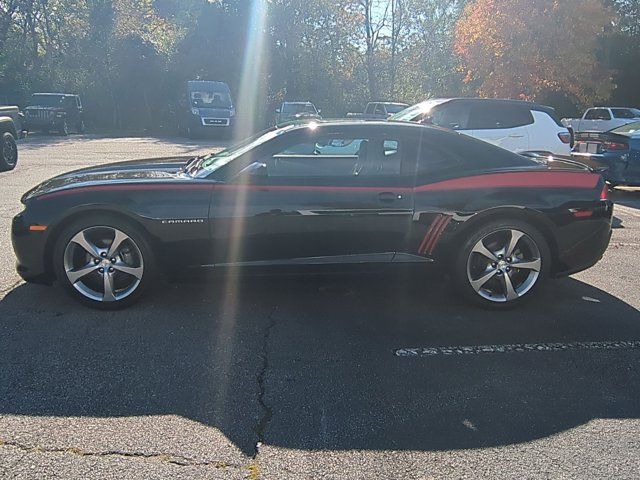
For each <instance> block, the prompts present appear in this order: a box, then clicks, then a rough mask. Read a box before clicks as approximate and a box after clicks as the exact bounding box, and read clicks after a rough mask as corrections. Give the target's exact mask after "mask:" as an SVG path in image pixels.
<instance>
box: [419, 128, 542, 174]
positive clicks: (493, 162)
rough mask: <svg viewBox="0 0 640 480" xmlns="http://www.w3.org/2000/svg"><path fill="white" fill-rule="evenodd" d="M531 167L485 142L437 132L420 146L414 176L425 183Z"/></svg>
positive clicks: (512, 154)
mask: <svg viewBox="0 0 640 480" xmlns="http://www.w3.org/2000/svg"><path fill="white" fill-rule="evenodd" d="M434 133H435V132H434ZM532 165H537V163H536V162H535V161H533V160H531V159H528V158H525V157H523V156H521V155H517V154H515V153H512V152H509V151H507V150H504V149H502V148H499V147H496V146H495V145H491V144H489V143H487V142H483V141H481V140H477V139H475V138H471V137H468V136H466V135H461V134H455V133H451V134H447V132H437V134H435V135H433V136H431V135H430V136H429V137H425V138H424V140H423V142H422V146H421V149H420V152H419V155H418V165H417V176H418V178H419V180H420V181H422V182H429V181H433V180H437V179H440V178H448V177H455V176H463V175H470V174H473V173H478V172H481V171H485V170H494V169H500V168H509V167H523V166H532Z"/></svg>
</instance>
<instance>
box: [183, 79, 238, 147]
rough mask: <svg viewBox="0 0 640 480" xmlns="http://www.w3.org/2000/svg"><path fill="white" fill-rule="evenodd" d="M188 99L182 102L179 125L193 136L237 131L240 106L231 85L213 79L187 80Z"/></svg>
mask: <svg viewBox="0 0 640 480" xmlns="http://www.w3.org/2000/svg"><path fill="white" fill-rule="evenodd" d="M186 97H187V98H186V99H185V100H183V101H182V102H181V112H180V113H179V118H178V123H179V129H180V130H181V131H182V133H183V134H185V135H186V136H188V137H189V138H193V137H196V136H198V135H202V134H206V133H225V134H230V133H231V132H232V131H233V126H234V124H235V120H236V119H235V117H236V107H235V105H234V103H233V98H232V96H231V90H230V89H229V85H227V84H226V83H224V82H218V81H211V80H190V81H188V82H187V95H186Z"/></svg>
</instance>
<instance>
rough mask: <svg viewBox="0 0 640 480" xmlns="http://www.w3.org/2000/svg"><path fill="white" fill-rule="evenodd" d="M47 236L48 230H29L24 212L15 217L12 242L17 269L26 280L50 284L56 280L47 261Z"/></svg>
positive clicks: (12, 224) (12, 225)
mask: <svg viewBox="0 0 640 480" xmlns="http://www.w3.org/2000/svg"><path fill="white" fill-rule="evenodd" d="M47 238H48V235H47V232H46V231H36V232H33V231H30V230H29V224H28V222H27V221H26V220H25V217H24V214H23V213H20V214H18V215H16V216H15V217H14V218H13V221H12V223H11V242H12V243H13V251H14V252H15V254H16V270H17V271H18V275H20V277H22V279H23V280H25V281H26V282H30V283H41V284H46V285H50V284H51V283H52V282H53V280H54V276H53V273H52V272H50V271H49V270H48V269H47V267H46V263H45V259H46V245H47Z"/></svg>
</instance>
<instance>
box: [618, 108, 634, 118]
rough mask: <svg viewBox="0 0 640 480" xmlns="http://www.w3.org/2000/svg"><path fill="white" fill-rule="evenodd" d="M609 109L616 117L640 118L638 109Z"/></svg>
mask: <svg viewBox="0 0 640 480" xmlns="http://www.w3.org/2000/svg"><path fill="white" fill-rule="evenodd" d="M611 111H612V112H613V116H614V117H616V118H640V110H638V109H635V108H612V109H611Z"/></svg>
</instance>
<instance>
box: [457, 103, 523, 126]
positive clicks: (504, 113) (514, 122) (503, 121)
mask: <svg viewBox="0 0 640 480" xmlns="http://www.w3.org/2000/svg"><path fill="white" fill-rule="evenodd" d="M532 123H533V115H531V111H530V110H529V109H528V108H526V107H522V106H519V105H500V104H497V105H491V104H478V105H474V106H472V107H471V115H470V117H469V127H468V128H470V129H472V130H497V129H504V128H516V127H523V126H525V125H531V124H532Z"/></svg>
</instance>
